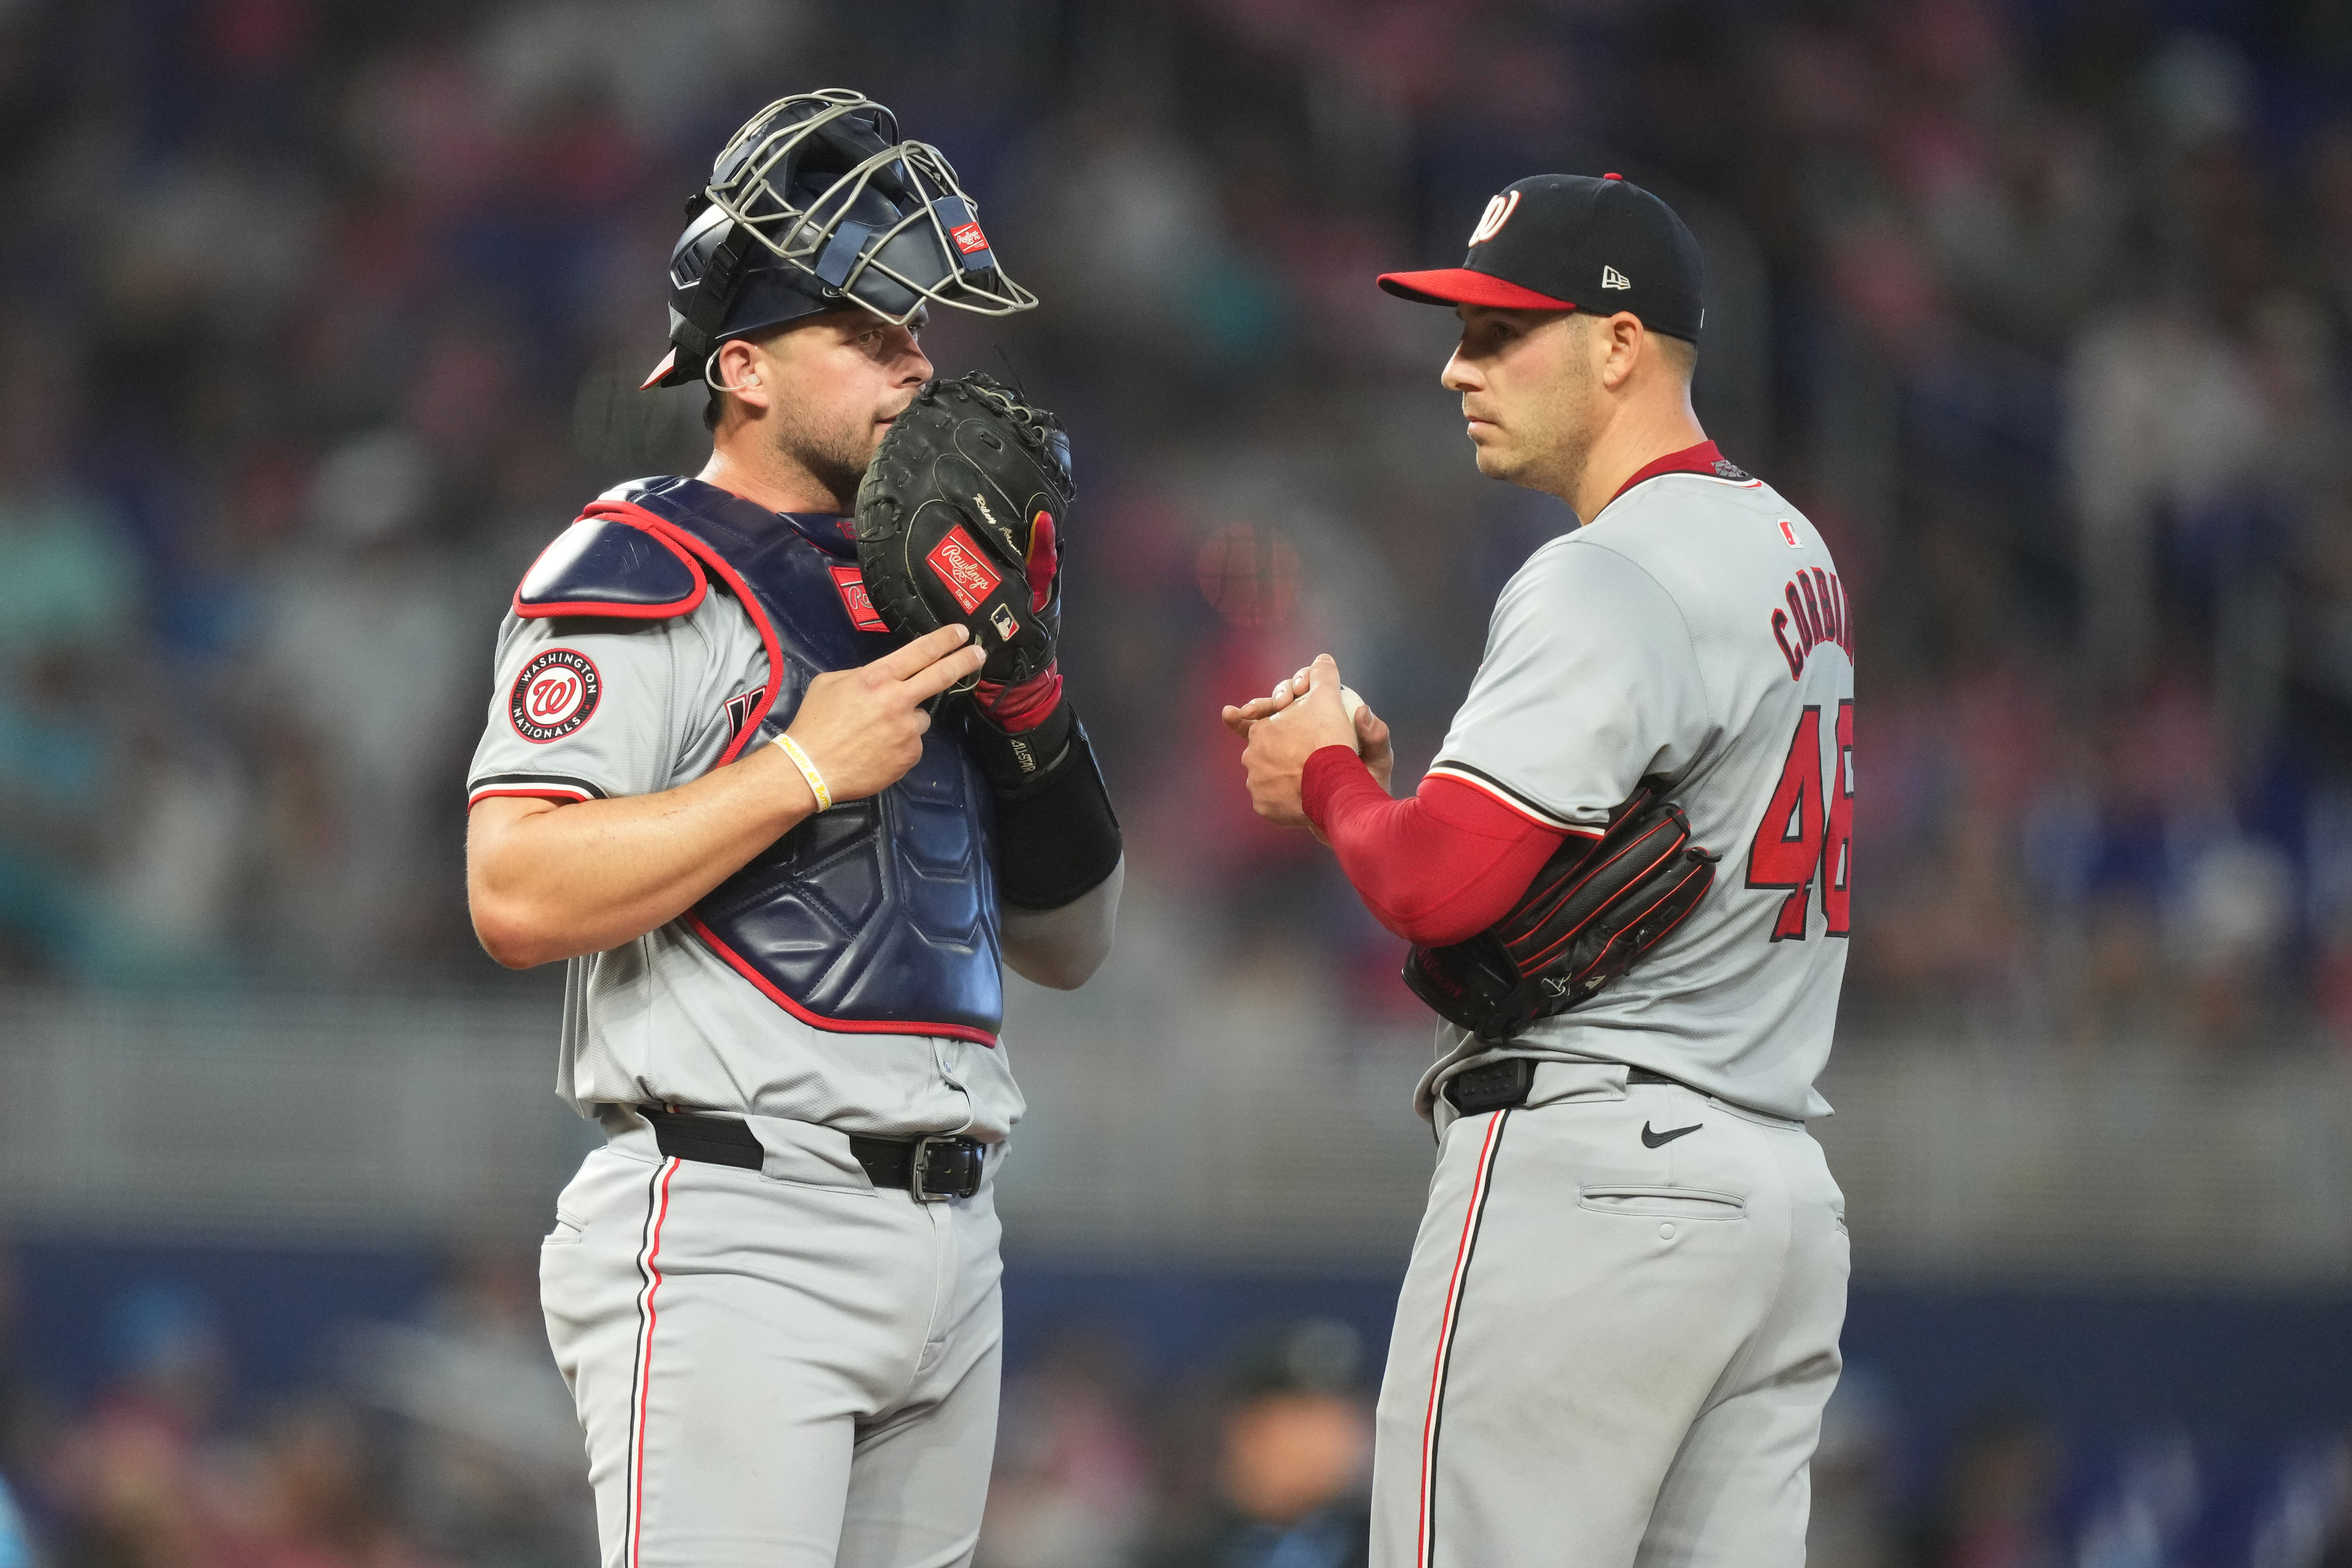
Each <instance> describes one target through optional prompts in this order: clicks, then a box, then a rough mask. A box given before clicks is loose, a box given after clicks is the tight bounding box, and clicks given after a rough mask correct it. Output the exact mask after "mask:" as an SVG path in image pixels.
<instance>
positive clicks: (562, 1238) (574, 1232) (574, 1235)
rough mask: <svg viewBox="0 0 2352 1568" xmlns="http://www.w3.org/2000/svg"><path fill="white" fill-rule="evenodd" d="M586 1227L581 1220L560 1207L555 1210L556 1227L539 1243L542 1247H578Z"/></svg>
mask: <svg viewBox="0 0 2352 1568" xmlns="http://www.w3.org/2000/svg"><path fill="white" fill-rule="evenodd" d="M584 1230H585V1227H584V1226H583V1225H582V1224H581V1223H580V1221H578V1220H576V1219H574V1218H572V1217H571V1216H570V1215H568V1214H566V1213H564V1212H563V1211H562V1209H560V1208H559V1209H557V1210H556V1211H555V1228H554V1229H552V1230H551V1231H549V1232H548V1233H547V1234H546V1235H545V1236H543V1237H541V1239H540V1243H539V1244H540V1245H541V1247H576V1246H578V1245H579V1244H580V1238H581V1235H582V1234H583V1231H584Z"/></svg>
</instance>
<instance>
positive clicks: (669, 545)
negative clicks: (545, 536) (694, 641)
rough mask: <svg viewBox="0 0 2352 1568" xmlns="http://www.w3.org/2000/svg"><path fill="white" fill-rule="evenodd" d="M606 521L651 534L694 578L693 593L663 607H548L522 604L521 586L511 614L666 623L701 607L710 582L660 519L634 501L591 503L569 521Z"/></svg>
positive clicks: (589, 603) (590, 603)
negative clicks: (604, 617)
mask: <svg viewBox="0 0 2352 1568" xmlns="http://www.w3.org/2000/svg"><path fill="white" fill-rule="evenodd" d="M607 519H609V520H611V521H613V522H616V523H622V524H625V525H626V526H628V527H629V528H635V529H636V530H637V531H638V532H640V533H647V534H651V535H653V536H654V538H656V539H657V540H659V541H660V542H661V544H662V547H663V548H664V549H667V550H668V551H669V553H670V554H672V555H674V556H676V557H677V559H678V563H679V564H680V565H681V566H683V567H685V568H686V570H688V572H690V573H691V574H692V575H693V577H694V591H693V592H692V593H689V594H688V595H687V596H686V597H685V598H683V599H673V600H671V601H668V602H667V603H663V604H614V603H610V602H608V601H604V600H602V599H567V600H562V601H558V602H555V603H551V604H526V603H524V602H523V598H522V589H521V587H520V585H517V587H516V589H515V591H514V612H515V613H516V614H517V615H519V616H520V617H521V618H522V619H524V620H525V621H546V620H550V619H552V618H553V617H555V616H558V615H602V616H607V617H611V618H614V619H617V620H622V621H669V620H674V619H676V618H677V617H678V616H680V615H684V614H687V613H688V612H691V611H692V610H694V609H695V608H696V607H697V606H698V605H699V604H701V602H702V601H703V599H704V598H705V597H706V596H707V595H708V594H709V592H710V580H709V578H707V577H705V576H704V575H703V573H702V568H701V567H700V566H699V565H698V564H697V563H696V561H695V559H694V558H693V557H692V556H690V555H688V554H687V553H686V552H685V551H683V550H681V549H678V548H677V543H676V541H674V540H673V539H672V538H670V537H669V536H668V534H667V533H666V532H665V531H664V529H665V527H666V525H665V524H664V523H663V522H662V520H661V518H659V517H656V516H655V515H654V514H653V513H651V512H648V511H646V509H645V508H644V507H640V506H638V505H636V504H635V502H633V501H591V502H589V503H588V506H587V508H586V509H585V510H584V511H583V512H582V513H581V514H580V515H579V516H578V517H575V518H573V519H572V528H577V527H579V526H580V525H581V524H582V523H588V522H603V521H605V520H607ZM570 531H571V530H570V529H569V528H567V529H566V530H565V532H566V533H568V532H570ZM562 539H563V536H562V534H558V535H557V536H556V537H555V538H553V539H551V540H550V541H549V543H548V546H547V549H543V550H541V551H540V552H539V554H540V556H541V557H544V556H545V555H546V554H547V550H549V549H554V548H555V547H556V545H558V544H560V543H562ZM538 566H539V560H538V559H537V558H534V559H532V561H531V568H532V570H538ZM523 581H524V582H529V581H530V572H528V571H526V572H524V573H523Z"/></svg>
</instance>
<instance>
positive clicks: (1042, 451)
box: [857, 372, 1077, 685]
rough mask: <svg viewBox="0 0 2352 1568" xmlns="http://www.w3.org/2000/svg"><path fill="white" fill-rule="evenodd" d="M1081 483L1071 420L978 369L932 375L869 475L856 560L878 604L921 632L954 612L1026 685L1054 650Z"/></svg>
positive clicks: (997, 663)
mask: <svg viewBox="0 0 2352 1568" xmlns="http://www.w3.org/2000/svg"><path fill="white" fill-rule="evenodd" d="M1076 492H1077V487H1076V485H1074V484H1073V483H1072V482H1071V479H1070V442H1069V437H1068V435H1067V434H1065V433H1064V431H1063V429H1062V422H1061V421H1060V420H1058V419H1056V418H1055V416H1054V415H1053V414H1051V413H1048V412H1046V411H1045V410H1044V409H1042V408H1037V407H1035V406H1034V405H1033V404H1031V403H1030V402H1028V401H1027V400H1026V399H1024V397H1022V396H1021V395H1020V393H1018V392H1015V391H1014V390H1013V388H1010V387H1007V386H1005V385H1004V384H1003V382H998V381H997V380H996V379H995V378H993V377H992V376H987V375H982V374H979V373H977V372H975V373H973V374H971V375H968V376H964V377H962V378H961V379H960V380H952V381H937V382H931V383H930V384H929V386H926V387H925V388H923V390H922V391H921V392H919V394H917V396H916V398H915V401H914V402H912V403H910V404H908V408H907V411H906V412H905V413H902V414H900V415H899V416H898V419H897V421H896V422H894V423H892V424H891V426H890V431H889V434H887V435H885V436H884V437H883V438H882V444H881V446H880V447H879V448H878V449H877V451H876V452H875V454H874V461H873V463H872V464H871V465H868V466H867V468H866V478H865V480H864V481H863V482H862V483H861V484H860V485H859V486H858V487H857V565H858V569H859V570H860V571H861V572H863V573H864V575H865V578H866V592H867V593H868V594H869V595H870V596H871V597H872V599H873V601H874V609H875V612H877V614H879V615H880V616H881V617H882V620H883V622H885V623H886V624H887V625H888V626H889V628H890V629H891V630H892V631H894V632H903V633H905V634H906V635H908V636H909V637H919V636H921V635H922V634H923V633H924V632H932V631H936V630H938V629H939V628H940V627H941V626H945V625H947V624H949V623H950V622H959V621H960V622H963V624H964V625H966V626H968V627H970V628H971V636H972V642H973V643H974V645H976V646H978V647H981V648H984V649H986V650H987V652H988V663H987V664H985V665H983V666H982V669H981V673H980V679H982V680H983V681H989V682H994V683H996V684H999V685H1018V684H1019V683H1021V682H1023V681H1026V680H1028V679H1030V678H1031V677H1032V676H1034V675H1037V674H1043V673H1044V671H1045V668H1046V666H1048V665H1050V664H1052V663H1053V662H1054V649H1055V643H1056V641H1057V640H1058V639H1059V637H1060V634H1061V601H1060V594H1059V591H1058V588H1059V556H1060V540H1061V538H1062V526H1063V523H1064V522H1065V520H1066V517H1067V514H1068V512H1069V508H1070V501H1071V498H1072V497H1074V496H1075V495H1076Z"/></svg>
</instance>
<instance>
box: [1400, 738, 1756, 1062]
mask: <svg viewBox="0 0 2352 1568" xmlns="http://www.w3.org/2000/svg"><path fill="white" fill-rule="evenodd" d="M1715 861H1716V857H1715V856H1714V855H1713V854H1712V853H1710V852H1707V851H1706V850H1703V849H1701V848H1699V846H1698V845H1696V844H1695V843H1693V842H1691V832H1690V822H1689V821H1688V820H1687V819H1685V817H1684V816H1683V809H1682V808H1681V807H1680V806H1677V805H1675V803H1674V802H1673V801H1671V800H1663V799H1661V798H1660V797H1659V795H1658V792H1657V790H1656V789H1654V788H1653V787H1652V786H1651V784H1650V782H1649V781H1648V780H1644V781H1643V787H1642V788H1641V789H1637V790H1635V791H1634V792H1633V799H1632V800H1628V801H1626V802H1625V803H1624V804H1623V805H1622V806H1620V807H1618V808H1617V810H1615V811H1614V812H1613V813H1612V814H1611V816H1610V819H1609V831H1608V832H1606V833H1605V834H1603V835H1602V836H1601V840H1600V841H1599V842H1597V843H1595V842H1593V841H1590V840H1587V839H1579V838H1572V839H1570V840H1569V841H1567V842H1565V843H1563V844H1561V845H1560V847H1559V850H1558V852H1555V853H1554V854H1553V855H1552V857H1551V859H1550V860H1549V861H1547V862H1544V868H1543V869H1542V870H1541V871H1539V872H1538V873H1536V877H1535V880H1534V881H1533V882H1531V883H1528V891H1527V892H1526V894H1524V895H1522V896H1521V897H1520V899H1519V902H1518V904H1517V906H1516V907H1515V908H1513V909H1512V911H1511V912H1510V913H1509V914H1508V915H1505V916H1503V918H1502V919H1500V920H1498V921H1496V923H1495V924H1494V925H1491V926H1489V927H1487V928H1486V930H1484V931H1482V932H1480V933H1479V934H1478V935H1477V936H1473V937H1471V938H1470V939H1469V940H1468V941H1466V942H1456V943H1454V944H1452V945H1451V946H1444V947H1415V948H1414V949H1413V950H1412V952H1411V953H1409V954H1407V955H1406V956H1405V961H1404V983H1405V984H1406V985H1408V986H1411V987H1412V989H1413V994H1414V995H1416V996H1418V997H1419V998H1421V999H1422V1000H1423V1001H1424V1002H1427V1003H1428V1004H1429V1005H1430V1006H1431V1007H1433V1008H1434V1009H1437V1012H1438V1015H1439V1016H1440V1017H1442V1018H1444V1019H1450V1020H1452V1021H1453V1022H1454V1023H1457V1024H1460V1025H1461V1026H1462V1027H1463V1028H1464V1029H1466V1030H1470V1031H1471V1032H1472V1033H1473V1034H1475V1035H1476V1036H1477V1037H1478V1038H1479V1039H1480V1040H1485V1041H1486V1042H1487V1043H1488V1044H1490V1045H1503V1044H1507V1043H1508V1042H1509V1041H1510V1040H1513V1039H1515V1038H1517V1035H1518V1034H1519V1032H1520V1031H1521V1030H1524V1029H1526V1028H1527V1026H1528V1025H1529V1024H1530V1023H1533V1022H1534V1021H1535V1020H1536V1019H1544V1018H1550V1017H1551V1016H1553V1015H1554V1014H1555V1013H1562V1012H1566V1011H1567V1010H1568V1009H1570V1008H1572V1007H1575V1006H1576V1005H1577V1004H1578V1003H1580V1002H1583V1001H1587V1000H1590V999H1591V998H1592V997H1593V996H1595V995H1596V994H1598V993H1599V992H1600V990H1601V988H1602V987H1604V986H1606V985H1608V984H1609V983H1610V982H1611V981H1612V980H1614V979H1616V978H1617V977H1619V976H1620V975H1622V974H1623V973H1624V972H1625V971H1626V970H1628V969H1630V968H1632V967H1633V965H1634V964H1635V963H1636V962H1638V961H1639V960H1640V959H1641V957H1642V956H1643V954H1644V953H1647V952H1648V951H1649V950H1650V949H1651V948H1653V947H1654V946H1657V945H1658V944H1659V943H1660V942H1661V941H1663V940H1664V939H1665V936H1666V934H1667V933H1668V932H1670V931H1672V930H1673V929H1674V928H1675V926H1677V925H1681V924H1682V923H1683V917H1684V916H1685V915H1688V914H1689V913H1690V912H1691V911H1692V910H1693V909H1695V908H1696V907H1697V905H1698V901H1699V900H1700V899H1701V898H1702V897H1704V896H1706V890H1707V889H1708V888H1709V887H1710V886H1712V885H1714V883H1715Z"/></svg>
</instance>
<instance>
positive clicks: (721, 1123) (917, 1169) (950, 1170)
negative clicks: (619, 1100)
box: [636, 1105, 988, 1203]
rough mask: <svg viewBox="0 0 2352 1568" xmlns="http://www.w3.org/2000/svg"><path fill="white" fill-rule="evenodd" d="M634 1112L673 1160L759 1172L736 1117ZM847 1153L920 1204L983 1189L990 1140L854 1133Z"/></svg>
mask: <svg viewBox="0 0 2352 1568" xmlns="http://www.w3.org/2000/svg"><path fill="white" fill-rule="evenodd" d="M636 1111H637V1113H638V1114H639V1115H641V1116H643V1117H644V1118H645V1119H646V1121H648V1122H650V1123H652V1124H653V1129H654V1143H655V1145H656V1146H657V1147H659V1148H660V1150H661V1152H662V1153H663V1154H665V1155H668V1156H669V1157H671V1158H672V1159H679V1160H698V1161H700V1162H701V1163H702V1164H704V1165H712V1166H740V1167H741V1168H743V1169H744V1170H751V1171H755V1170H758V1169H759V1168H760V1166H761V1161H762V1159H763V1158H764V1156H765V1155H766V1150H764V1149H763V1148H762V1147H761V1144H760V1137H759V1134H756V1133H754V1132H752V1131H751V1127H750V1126H749V1125H747V1124H745V1123H743V1122H741V1121H739V1120H737V1119H736V1118H734V1117H732V1116H698V1115H694V1114H692V1113H688V1112H682V1111H666V1110H664V1109H662V1108H661V1107H660V1106H658V1105H640V1106H638V1107H636ZM849 1152H850V1154H851V1155H854V1156H855V1157H856V1161H857V1163H858V1164H859V1165H861V1166H865V1167H866V1175H867V1176H870V1177H872V1178H873V1181H874V1185H875V1186H877V1187H882V1188H887V1187H896V1188H898V1189H899V1190H900V1191H903V1192H906V1193H908V1194H911V1195H912V1196H913V1197H914V1199H915V1201H916V1202H918V1203H944V1202H946V1201H947V1200H948V1199H949V1198H951V1197H971V1195H972V1194H974V1193H976V1192H978V1191H979V1190H980V1177H981V1168H982V1165H983V1164H984V1163H985V1162H986V1160H987V1158H988V1145H986V1144H983V1143H982V1142H981V1141H980V1140H979V1139H977V1138H961V1137H948V1136H944V1135H935V1136H932V1137H928V1138H908V1139H901V1138H868V1137H863V1136H861V1135H859V1134H856V1133H852V1134H850V1135H849Z"/></svg>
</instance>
